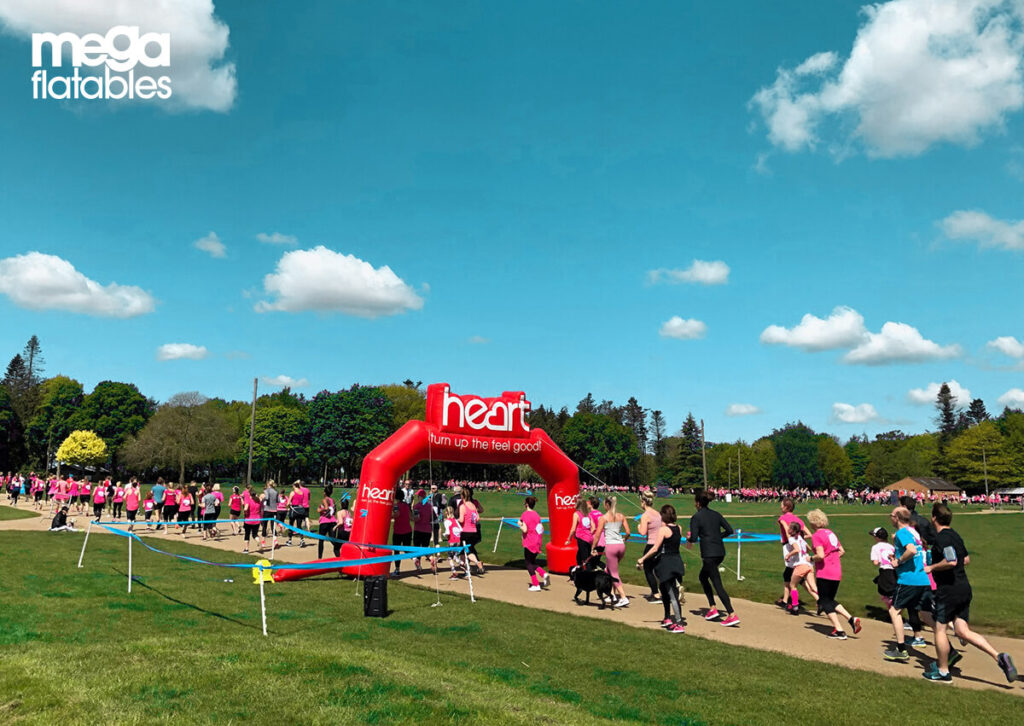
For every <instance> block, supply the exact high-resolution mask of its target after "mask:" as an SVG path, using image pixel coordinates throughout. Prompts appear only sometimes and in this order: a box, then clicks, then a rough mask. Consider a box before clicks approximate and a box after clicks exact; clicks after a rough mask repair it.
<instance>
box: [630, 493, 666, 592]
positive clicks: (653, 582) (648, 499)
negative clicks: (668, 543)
mask: <svg viewBox="0 0 1024 726" xmlns="http://www.w3.org/2000/svg"><path fill="white" fill-rule="evenodd" d="M640 501H641V502H643V505H644V512H643V514H641V515H640V523H639V524H638V525H637V527H636V530H637V532H639V533H640V536H642V537H646V538H647V544H645V545H644V554H645V555H646V554H647V553H648V552H650V551H651V550H652V549H654V542H655V540H656V539H657V538H658V533H659V532H660V531H661V514H659V513H658V510H657V509H655V508H654V496H653V495H652V494H651V493H650V492H644V493H643V494H641V495H640ZM657 562H658V559H657V557H648V558H647V559H646V560H644V577H645V578H647V586H648V587H649V588H651V594H650V595H648V596H647V600H648V602H658V601H659V600H660V599H661V595H660V583H659V582H658V578H657V576H656V575H655V574H654V566H655V565H656V564H657Z"/></svg>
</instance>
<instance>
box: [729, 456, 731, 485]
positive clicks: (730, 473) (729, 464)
mask: <svg viewBox="0 0 1024 726" xmlns="http://www.w3.org/2000/svg"><path fill="white" fill-rule="evenodd" d="M729 488H730V489H732V459H729Z"/></svg>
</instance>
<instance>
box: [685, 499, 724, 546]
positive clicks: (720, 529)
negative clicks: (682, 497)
mask: <svg viewBox="0 0 1024 726" xmlns="http://www.w3.org/2000/svg"><path fill="white" fill-rule="evenodd" d="M723 534H725V536H726V537H728V536H730V535H731V534H732V527H730V526H729V523H728V522H726V521H725V517H723V516H722V515H721V514H719V513H718V512H716V511H715V510H713V509H707V508H701V509H698V510H697V512H696V513H695V514H694V515H693V516H692V517H690V537H689V539H690V541H691V542H696V541H697V540H700V556H701V557H725V545H724V544H722V535H723Z"/></svg>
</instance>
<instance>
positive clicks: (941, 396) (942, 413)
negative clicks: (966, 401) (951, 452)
mask: <svg viewBox="0 0 1024 726" xmlns="http://www.w3.org/2000/svg"><path fill="white" fill-rule="evenodd" d="M935 411H936V413H935V425H936V426H937V427H938V430H939V461H938V465H937V467H938V470H939V473H940V476H944V477H947V476H949V462H948V461H947V460H946V449H947V448H948V447H949V444H950V442H952V441H953V437H954V436H955V435H956V431H957V426H958V423H959V419H960V414H961V413H962V412H961V411H960V409H959V408H957V405H956V399H955V398H954V397H953V393H952V391H950V390H949V384H948V383H943V384H942V385H941V386H939V392H938V394H937V395H936V396H935Z"/></svg>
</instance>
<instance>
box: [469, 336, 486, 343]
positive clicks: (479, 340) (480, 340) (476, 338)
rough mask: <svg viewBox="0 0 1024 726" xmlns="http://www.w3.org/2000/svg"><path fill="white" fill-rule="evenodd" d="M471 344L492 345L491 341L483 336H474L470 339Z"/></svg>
mask: <svg viewBox="0 0 1024 726" xmlns="http://www.w3.org/2000/svg"><path fill="white" fill-rule="evenodd" d="M469 342H470V343H473V344H474V345H483V344H484V343H490V342H491V339H490V338H485V337H484V336H482V335H472V336H470V338H469Z"/></svg>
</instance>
